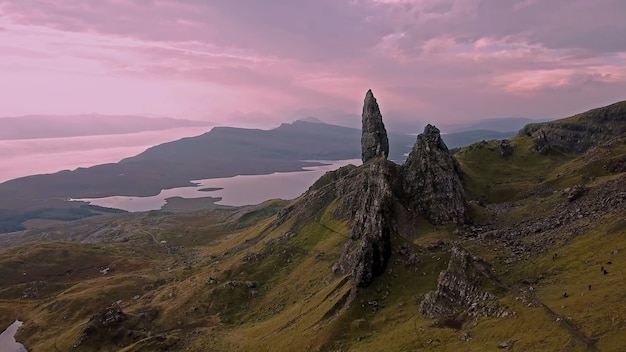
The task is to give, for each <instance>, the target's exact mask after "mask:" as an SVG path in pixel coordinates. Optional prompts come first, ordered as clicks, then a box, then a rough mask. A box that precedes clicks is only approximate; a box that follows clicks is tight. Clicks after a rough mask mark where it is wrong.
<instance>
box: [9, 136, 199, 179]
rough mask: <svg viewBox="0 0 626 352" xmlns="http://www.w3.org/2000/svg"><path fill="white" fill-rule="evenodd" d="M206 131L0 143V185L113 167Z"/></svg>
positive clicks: (21, 140) (24, 140)
mask: <svg viewBox="0 0 626 352" xmlns="http://www.w3.org/2000/svg"><path fill="white" fill-rule="evenodd" d="M210 129H211V127H209V126H204V127H185V128H174V129H169V130H163V131H148V132H139V133H128V134H116V135H103V136H85V137H70V138H42V139H20V140H9V141H5V140H0V160H2V163H0V182H4V181H7V180H11V179H14V178H18V177H22V176H28V175H36V174H46V173H54V172H57V171H61V170H74V169H76V168H78V167H89V166H94V165H99V164H105V163H115V162H118V161H120V160H121V159H124V158H127V157H130V156H133V155H137V154H139V153H141V152H143V151H144V150H146V149H148V148H149V147H152V146H155V145H158V144H161V143H165V142H169V141H174V140H177V139H180V138H183V137H191V136H198V135H201V134H203V133H205V132H207V131H209V130H210Z"/></svg>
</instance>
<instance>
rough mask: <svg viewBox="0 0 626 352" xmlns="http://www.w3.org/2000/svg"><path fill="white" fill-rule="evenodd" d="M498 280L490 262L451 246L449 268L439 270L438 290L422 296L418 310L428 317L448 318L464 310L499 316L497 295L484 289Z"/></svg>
mask: <svg viewBox="0 0 626 352" xmlns="http://www.w3.org/2000/svg"><path fill="white" fill-rule="evenodd" d="M497 281H498V280H497V278H496V276H495V274H494V272H493V270H492V269H491V266H490V265H489V263H487V262H486V261H484V260H482V259H481V258H479V257H477V256H475V255H473V254H471V253H470V252H469V251H467V250H465V249H463V248H460V247H453V248H452V256H451V257H450V262H449V263H448V268H447V269H446V270H444V271H442V272H441V273H440V274H439V279H438V283H437V290H436V291H433V292H429V293H427V294H426V295H425V296H424V300H423V301H422V302H421V304H420V313H422V315H424V316H425V317H427V318H430V319H440V318H449V317H453V316H455V315H457V314H459V313H461V312H463V311H467V312H468V314H469V315H470V316H500V315H502V314H503V313H504V310H503V309H502V308H501V307H500V306H499V305H498V302H497V297H496V296H495V295H494V294H492V293H490V292H487V291H485V290H484V289H483V287H484V286H487V285H489V284H493V283H496V282H497Z"/></svg>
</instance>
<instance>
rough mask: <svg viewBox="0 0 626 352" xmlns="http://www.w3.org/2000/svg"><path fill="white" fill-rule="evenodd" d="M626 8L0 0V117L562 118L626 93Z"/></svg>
mask: <svg viewBox="0 0 626 352" xmlns="http://www.w3.org/2000/svg"><path fill="white" fill-rule="evenodd" d="M625 12H626V2H623V1H621V0H605V1H602V2H597V3H593V4H590V3H589V2H588V1H586V0H572V1H569V2H568V3H567V4H563V2H562V1H557V0H545V1H530V0H518V1H510V2H509V1H506V2H505V1H500V0H359V1H354V0H345V1H341V0H319V1H305V0H295V1H292V0H268V1H263V2H260V1H256V0H241V1H230V0H215V1H211V2H205V1H195V0H180V1H176V2H173V1H160V0H143V1H121V0H102V1H97V2H95V1H94V2H80V1H75V0H20V1H3V0H0V28H4V29H5V30H0V42H1V43H2V45H1V46H0V79H1V80H2V81H3V82H11V84H5V85H3V86H0V94H2V96H3V97H6V99H5V100H4V101H5V102H6V103H3V105H2V106H1V107H0V116H2V115H19V114H30V113H82V112H101V113H133V114H144V113H150V114H160V115H170V116H178V117H188V118H189V117H191V118H207V119H210V120H216V121H220V120H221V121H224V122H228V123H233V124H236V123H237V121H236V119H237V118H239V119H241V120H239V121H247V122H246V123H248V124H250V125H255V126H257V125H259V124H260V125H263V124H266V125H268V126H275V125H276V124H277V122H278V121H281V120H284V119H285V118H286V117H293V116H296V115H298V114H301V113H303V112H304V111H327V112H328V111H335V112H337V116H345V115H342V114H341V113H340V112H342V111H343V112H345V113H357V114H358V113H359V109H360V104H361V103H362V98H363V97H362V96H363V94H364V92H365V91H366V90H367V89H368V88H373V89H374V92H375V94H376V95H377V97H379V100H380V101H381V104H382V105H383V109H384V111H386V112H389V114H390V115H392V116H395V117H396V118H398V119H405V120H409V119H422V120H429V121H432V120H440V121H446V120H459V119H472V118H481V117H483V118H484V117H493V116H508V115H521V114H529V115H533V116H546V117H551V116H562V115H563V114H562V113H561V112H562V111H569V110H570V107H580V108H581V109H586V108H591V107H594V106H598V105H600V104H604V103H610V102H612V101H616V100H621V99H623V98H624V97H623V94H622V93H621V92H623V90H620V89H619V88H620V87H622V86H623V85H624V84H626V77H625V75H624V70H623V67H626V37H624V36H623V35H622V33H625V32H626V24H625V22H624V21H623V20H622V18H621V14H623V13H625ZM555 13H558V14H559V16H554V14H555ZM568 94H569V98H568ZM568 99H569V100H568ZM530 102H532V104H531V103H530ZM557 102H558V104H557ZM553 105H560V106H561V108H558V107H554V106H553ZM559 109H561V110H559ZM255 116H256V117H255ZM255 118H256V119H258V120H259V122H258V123H254V122H252V121H253V119H255ZM337 119H339V117H338V118H337Z"/></svg>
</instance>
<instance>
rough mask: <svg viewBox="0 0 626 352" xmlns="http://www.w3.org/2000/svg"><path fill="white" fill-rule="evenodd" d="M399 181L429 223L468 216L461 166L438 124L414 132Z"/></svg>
mask: <svg viewBox="0 0 626 352" xmlns="http://www.w3.org/2000/svg"><path fill="white" fill-rule="evenodd" d="M402 182H403V188H404V191H405V193H406V194H407V196H408V202H409V204H410V206H411V207H412V208H414V209H416V210H417V211H418V212H419V213H420V214H422V215H424V216H426V218H428V220H430V222H431V223H433V224H446V223H459V224H460V223H464V222H466V221H467V220H469V214H468V211H467V202H466V200H465V194H464V190H463V183H462V181H461V168H460V166H459V164H458V162H457V161H456V159H454V157H453V156H452V154H451V153H450V151H449V150H448V147H446V144H445V143H444V142H443V140H442V139H441V134H440V132H439V129H437V127H435V126H432V125H427V126H426V127H425V128H424V133H422V134H420V135H419V136H417V141H416V143H415V145H414V146H413V150H412V151H411V153H410V154H409V156H408V158H407V159H406V162H405V163H404V165H403V181H402Z"/></svg>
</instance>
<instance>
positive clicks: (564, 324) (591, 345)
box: [528, 293, 600, 352]
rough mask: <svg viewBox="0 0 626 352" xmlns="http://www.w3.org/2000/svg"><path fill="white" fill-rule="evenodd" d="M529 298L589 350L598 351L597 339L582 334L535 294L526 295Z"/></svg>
mask: <svg viewBox="0 0 626 352" xmlns="http://www.w3.org/2000/svg"><path fill="white" fill-rule="evenodd" d="M528 298H530V300H531V302H532V303H534V304H536V305H538V306H540V307H541V308H543V310H544V311H545V312H546V313H548V314H549V315H550V316H552V317H553V318H554V319H555V320H556V321H558V322H560V323H561V326H562V327H564V328H565V329H566V330H567V331H568V332H569V333H570V335H572V337H574V338H576V339H577V340H579V341H581V342H582V343H584V344H585V345H587V349H588V350H590V351H598V352H599V351H600V350H599V349H598V347H596V342H597V341H598V340H597V339H592V338H590V337H588V336H587V335H585V334H583V333H582V331H580V330H578V328H577V327H576V326H575V325H574V324H572V323H571V322H570V321H569V320H567V319H565V318H563V317H561V316H560V315H558V314H556V312H555V311H553V310H552V309H551V308H550V307H548V306H547V305H545V304H544V303H543V302H541V301H540V300H539V299H538V298H537V296H535V295H534V294H533V293H531V294H530V296H529V297H528Z"/></svg>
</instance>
